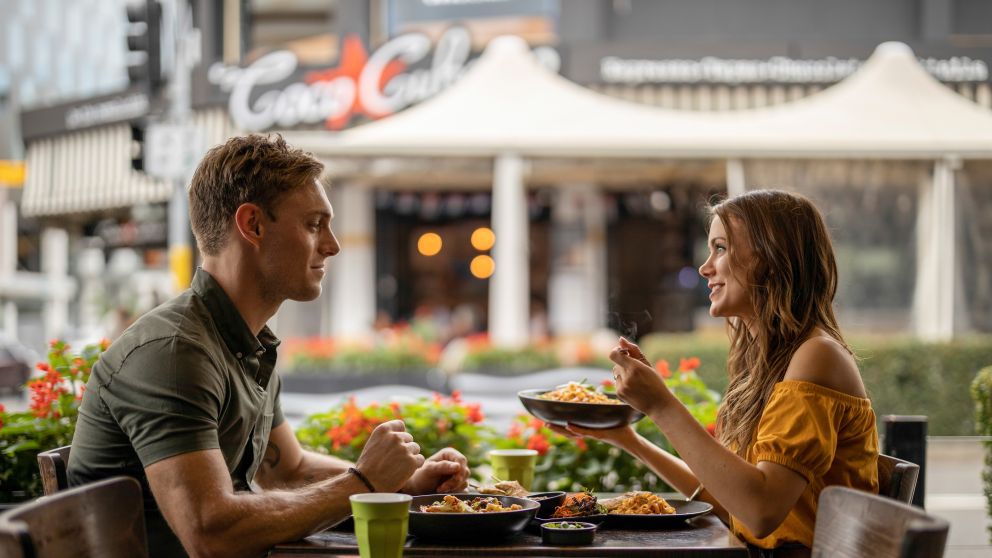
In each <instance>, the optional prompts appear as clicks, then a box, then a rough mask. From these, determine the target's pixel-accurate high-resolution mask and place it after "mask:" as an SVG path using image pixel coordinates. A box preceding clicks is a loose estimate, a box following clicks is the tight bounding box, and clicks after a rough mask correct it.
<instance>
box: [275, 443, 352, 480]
mask: <svg viewBox="0 0 992 558" xmlns="http://www.w3.org/2000/svg"><path fill="white" fill-rule="evenodd" d="M354 465H355V464H354V463H352V462H351V461H347V460H345V459H341V458H338V457H334V456H333V455H323V454H320V453H314V452H310V451H305V452H303V459H301V460H300V464H299V466H298V467H297V468H296V470H295V471H294V472H293V474H292V475H291V476H290V477H289V478H288V479H286V482H287V484H288V486H290V487H294V486H306V485H308V484H312V483H315V482H319V481H322V480H325V479H330V478H334V477H336V476H338V475H340V474H342V473H344V472H346V471H347V470H348V467H353V466H354Z"/></svg>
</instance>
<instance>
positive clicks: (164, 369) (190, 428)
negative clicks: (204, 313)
mask: <svg viewBox="0 0 992 558" xmlns="http://www.w3.org/2000/svg"><path fill="white" fill-rule="evenodd" d="M225 391H226V390H225V389H224V376H223V375H222V374H221V373H220V372H219V371H218V369H217V367H216V365H215V364H214V363H213V361H212V359H211V358H210V356H209V355H208V354H207V352H206V351H205V350H204V349H203V348H202V347H201V346H199V345H197V344H195V343H192V342H189V341H185V340H183V339H178V338H175V337H168V338H164V339H158V340H154V341H149V342H147V343H145V344H142V345H141V346H139V347H137V348H135V349H134V350H133V351H132V352H131V353H130V354H128V355H127V356H126V357H125V359H124V361H123V364H122V365H121V367H120V369H119V370H118V371H116V372H114V373H113V375H112V379H111V381H109V382H107V383H105V384H104V385H103V386H101V387H100V393H99V396H100V398H101V399H102V400H103V402H104V404H105V405H106V406H107V408H108V410H109V411H110V414H111V415H112V416H113V417H114V419H115V420H116V421H117V423H118V424H119V425H120V427H121V429H122V430H123V431H124V433H125V434H126V435H127V436H128V438H129V439H130V440H131V445H132V446H133V447H134V450H135V451H136V452H137V454H138V458H139V459H140V460H141V464H142V466H144V467H148V466H149V465H151V464H152V463H155V462H157V461H161V460H162V459H165V458H167V457H172V456H174V455H179V454H182V453H189V452H192V451H199V450H205V449H214V448H218V447H220V444H219V442H218V436H217V425H218V421H219V417H220V414H221V410H222V409H223V404H224V395H223V394H224V393H225Z"/></svg>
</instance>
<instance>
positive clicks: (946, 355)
mask: <svg viewBox="0 0 992 558" xmlns="http://www.w3.org/2000/svg"><path fill="white" fill-rule="evenodd" d="M848 342H849V343H850V344H851V346H852V348H853V349H854V351H855V353H856V354H857V356H858V358H859V359H860V362H859V366H860V368H861V374H862V377H863V378H864V381H865V387H866V388H867V390H868V394H869V397H871V399H872V404H873V407H874V408H875V414H876V415H877V416H878V418H879V420H880V421H881V418H882V417H883V416H884V415H926V416H927V417H928V426H927V429H928V433H929V434H930V435H931V436H972V435H974V433H975V422H974V416H973V415H974V407H973V406H972V404H971V401H970V397H969V395H968V393H969V387H970V385H971V381H972V379H973V378H974V377H975V373H976V372H977V371H978V370H980V369H981V368H984V367H985V366H989V365H992V336H988V335H985V336H970V337H964V338H961V339H956V340H954V341H950V342H941V343H933V342H923V341H919V340H916V339H912V338H907V337H881V336H879V337H875V336H851V337H850V338H849V339H848ZM641 345H642V347H643V349H644V352H645V354H646V355H647V356H648V357H649V358H650V359H651V360H652V361H654V360H656V359H659V358H664V359H667V360H669V362H678V359H679V358H681V357H687V356H697V357H699V359H700V360H701V366H700V368H699V370H698V373H699V375H700V376H701V377H702V378H703V380H705V381H706V383H707V384H708V385H709V386H710V387H712V388H713V389H715V390H717V391H720V392H721V393H722V392H723V390H724V389H725V388H726V386H727V376H726V365H727V349H728V342H727V339H726V337H725V336H724V335H723V333H722V332H703V333H697V334H679V335H673V334H653V335H650V336H647V337H645V338H644V339H643V340H642V341H641Z"/></svg>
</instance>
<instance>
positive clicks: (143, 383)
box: [68, 269, 284, 555]
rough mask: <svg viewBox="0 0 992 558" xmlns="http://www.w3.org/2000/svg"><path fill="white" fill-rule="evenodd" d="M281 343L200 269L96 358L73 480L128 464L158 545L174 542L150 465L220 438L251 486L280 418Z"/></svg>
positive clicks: (237, 482)
mask: <svg viewBox="0 0 992 558" xmlns="http://www.w3.org/2000/svg"><path fill="white" fill-rule="evenodd" d="M278 345H279V340H278V339H276V337H275V336H274V335H273V334H272V332H271V331H270V330H269V329H268V328H267V327H266V328H263V329H262V331H261V332H260V333H259V335H258V337H257V338H256V337H255V335H253V334H252V332H251V330H250V329H249V328H248V325H247V324H246V323H245V321H244V319H243V318H242V317H241V314H240V313H239V312H238V310H237V308H236V307H235V306H234V304H233V303H232V302H231V299H230V298H228V296H227V294H225V293H224V290H223V289H222V288H221V287H220V285H219V284H218V283H217V281H215V280H214V278H213V277H211V276H210V274H209V273H207V272H205V271H203V270H202V269H197V271H196V274H195V275H194V277H193V284H192V287H191V288H190V289H188V290H187V291H185V292H183V293H182V294H180V295H179V296H177V297H176V298H174V299H172V300H170V301H168V302H166V303H165V304H162V305H161V306H159V307H157V308H155V309H154V310H152V311H151V312H148V313H147V314H145V315H144V316H142V317H141V318H140V319H139V320H138V321H137V322H135V323H134V325H132V326H131V327H130V328H128V329H127V331H125V332H124V334H123V335H121V337H120V338H119V339H117V340H116V341H114V342H113V344H111V345H110V347H109V348H108V349H107V351H106V352H105V353H104V354H103V355H102V356H101V357H100V360H99V361H98V362H97V363H96V364H95V365H94V366H93V372H92V375H91V376H90V380H89V382H88V383H87V384H86V392H85V393H84V395H83V401H82V404H81V406H80V409H79V420H78V423H77V425H76V433H75V436H74V437H73V439H72V450H71V451H70V453H69V467H68V477H69V484H70V485H71V486H75V485H80V484H84V483H88V482H92V481H96V480H100V479H104V478H107V477H112V476H115V475H122V474H123V475H128V476H132V477H134V478H136V479H138V480H139V481H140V482H141V485H142V488H143V489H144V494H145V509H146V512H148V513H146V518H147V519H148V533H149V547H150V549H151V550H152V553H153V555H154V554H157V552H156V550H157V549H156V545H160V548H162V547H164V546H165V545H166V544H167V543H172V546H175V543H176V542H177V541H176V539H175V536H174V535H173V534H172V533H171V532H170V531H169V530H168V526H166V525H165V523H164V522H163V521H162V520H161V516H160V515H159V514H158V512H157V507H156V506H155V502H154V499H153V497H152V495H151V491H150V490H149V489H148V480H147V478H146V477H145V473H144V468H145V467H148V466H149V465H151V464H152V463H155V462H157V461H161V460H163V459H166V458H168V457H172V456H175V455H179V454H183V453H188V452H193V451H199V450H207V449H215V448H219V449H220V451H221V453H222V454H223V456H224V461H225V462H226V463H227V469H228V471H230V473H231V482H232V484H233V486H234V488H235V490H247V489H248V487H249V483H250V482H251V479H252V478H253V477H254V475H255V471H256V470H257V469H258V465H259V463H261V460H262V456H263V454H264V453H265V447H266V444H267V443H268V438H269V432H270V431H271V429H272V428H273V427H275V426H278V425H279V424H281V423H282V422H283V420H284V419H283V415H282V411H281V409H280V407H279V385H280V384H279V377H278V376H277V375H275V374H273V368H274V367H275V362H276V347H277V346H278ZM163 529H164V531H166V532H161V531H162V530H163ZM162 554H163V555H169V553H162Z"/></svg>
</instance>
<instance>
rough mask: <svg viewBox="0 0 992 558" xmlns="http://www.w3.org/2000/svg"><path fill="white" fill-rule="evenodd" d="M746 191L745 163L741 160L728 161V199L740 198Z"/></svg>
mask: <svg viewBox="0 0 992 558" xmlns="http://www.w3.org/2000/svg"><path fill="white" fill-rule="evenodd" d="M746 191H747V181H746V178H745V176H744V162H743V161H741V160H740V159H727V197H728V198H732V197H734V196H739V195H741V194H743V193H744V192H746Z"/></svg>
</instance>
